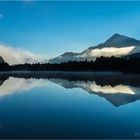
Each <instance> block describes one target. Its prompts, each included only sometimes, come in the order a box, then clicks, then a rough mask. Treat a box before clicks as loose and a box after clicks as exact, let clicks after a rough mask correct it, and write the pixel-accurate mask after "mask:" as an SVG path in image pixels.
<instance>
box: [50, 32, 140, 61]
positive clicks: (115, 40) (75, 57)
mask: <svg viewBox="0 0 140 140" xmlns="http://www.w3.org/2000/svg"><path fill="white" fill-rule="evenodd" d="M139 53H140V41H139V40H136V39H133V38H130V37H127V36H124V35H120V34H114V35H113V36H112V37H110V38H109V39H108V40H106V41H105V42H104V43H101V44H99V45H97V46H93V47H89V48H88V49H86V50H84V51H82V52H80V53H73V52H66V53H64V54H62V55H60V56H58V57H55V58H53V59H50V60H49V62H50V63H62V62H68V61H84V60H87V61H90V60H93V61H94V60H96V58H98V57H101V56H104V57H111V56H115V57H121V56H127V55H132V54H133V55H134V54H137V55H139Z"/></svg>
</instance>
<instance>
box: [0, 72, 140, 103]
mask: <svg viewBox="0 0 140 140" xmlns="http://www.w3.org/2000/svg"><path fill="white" fill-rule="evenodd" d="M48 80H49V81H51V82H53V83H55V84H58V85H60V86H62V87H64V88H66V89H68V88H81V89H83V90H85V91H87V92H88V93H90V94H96V95H98V96H100V97H104V98H105V99H106V100H108V101H109V102H110V103H112V104H113V105H114V106H120V105H124V104H128V103H131V102H134V101H136V100H139V99H140V93H139V92H140V75H139V74H135V75H133V74H120V73H92V72H83V73H80V72H75V73H70V72H23V73H18V72H13V73H3V74H0V96H1V97H3V96H7V95H11V94H14V93H17V92H21V91H29V90H31V89H33V88H36V87H42V86H44V87H46V86H47V85H48Z"/></svg>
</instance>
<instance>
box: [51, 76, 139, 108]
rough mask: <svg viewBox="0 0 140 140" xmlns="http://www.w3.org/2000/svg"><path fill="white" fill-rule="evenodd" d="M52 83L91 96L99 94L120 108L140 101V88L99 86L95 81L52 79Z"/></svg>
mask: <svg viewBox="0 0 140 140" xmlns="http://www.w3.org/2000/svg"><path fill="white" fill-rule="evenodd" d="M50 81H52V82H54V83H56V84H58V85H60V86H63V87H64V88H82V89H84V90H85V91H87V92H89V93H90V94H97V95H99V96H101V97H104V98H106V99H107V100H108V101H109V102H111V103H112V104H113V105H115V106H120V105H123V104H127V103H130V102H133V101H136V100H139V99H140V93H139V92H140V87H132V86H127V85H116V86H110V85H104V86H101V85H97V84H96V82H95V81H69V80H64V79H50Z"/></svg>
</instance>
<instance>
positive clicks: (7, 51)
mask: <svg viewBox="0 0 140 140" xmlns="http://www.w3.org/2000/svg"><path fill="white" fill-rule="evenodd" d="M0 56H1V57H2V58H3V59H4V60H5V61H6V62H8V63H9V64H10V65H13V64H24V63H35V62H42V61H43V60H45V59H46V57H45V56H43V55H41V54H35V53H32V52H30V51H26V50H22V49H17V48H13V47H9V46H6V45H2V44H0Z"/></svg>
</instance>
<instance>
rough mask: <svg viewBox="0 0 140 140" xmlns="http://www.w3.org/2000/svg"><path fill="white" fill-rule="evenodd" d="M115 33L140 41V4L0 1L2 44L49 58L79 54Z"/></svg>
mask: <svg viewBox="0 0 140 140" xmlns="http://www.w3.org/2000/svg"><path fill="white" fill-rule="evenodd" d="M114 33H120V34H124V35H128V36H131V37H134V38H136V39H140V2H139V1H137V2H119V1H118V2H111V1H108V2H105V1H104V2H101V1H98V2H96V1H90V2H86V1H85V2H84V1H83V2H80V1H79V2H78V1H77V2H76V1H71V2H68V1H61V2H59V1H40V2H39V1H26V0H25V1H24V0H21V1H15V2H14V1H13V2H8V1H7V2H4V1H1V2H0V42H1V43H2V44H8V45H10V46H12V47H15V48H21V49H25V50H29V51H32V52H35V53H42V54H44V55H47V56H49V57H51V56H56V55H59V54H61V53H63V52H66V51H74V52H80V51H82V50H84V49H86V48H88V47H89V46H93V45H95V44H98V43H101V42H104V41H105V40H106V39H108V38H109V37H110V36H111V35H113V34H114Z"/></svg>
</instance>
